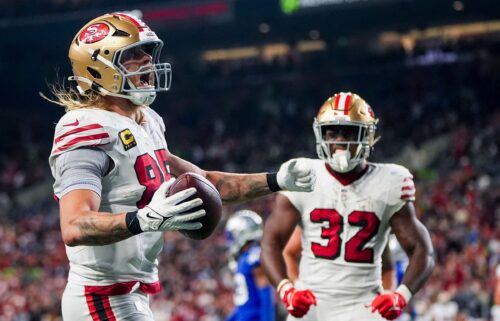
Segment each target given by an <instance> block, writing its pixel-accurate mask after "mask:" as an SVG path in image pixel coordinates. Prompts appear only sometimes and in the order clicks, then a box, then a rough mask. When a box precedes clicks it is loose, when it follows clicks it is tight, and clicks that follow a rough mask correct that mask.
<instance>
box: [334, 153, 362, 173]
mask: <svg viewBox="0 0 500 321" xmlns="http://www.w3.org/2000/svg"><path fill="white" fill-rule="evenodd" d="M360 161H361V159H359V158H358V159H351V152H349V151H348V150H337V151H335V153H334V154H332V156H331V157H330V159H329V160H328V163H329V164H330V166H331V167H332V169H333V170H334V171H336V172H339V173H347V172H349V171H351V170H353V169H354V167H356V165H358V164H359V162H360Z"/></svg>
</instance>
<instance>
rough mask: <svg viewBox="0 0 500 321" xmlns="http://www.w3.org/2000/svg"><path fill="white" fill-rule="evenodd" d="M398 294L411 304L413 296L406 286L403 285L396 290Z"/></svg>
mask: <svg viewBox="0 0 500 321" xmlns="http://www.w3.org/2000/svg"><path fill="white" fill-rule="evenodd" d="M396 292H398V293H399V294H401V296H402V297H403V298H404V299H405V300H406V303H408V302H410V299H411V297H412V294H411V291H410V289H408V287H407V286H406V285H404V284H401V285H400V286H398V288H397V289H396Z"/></svg>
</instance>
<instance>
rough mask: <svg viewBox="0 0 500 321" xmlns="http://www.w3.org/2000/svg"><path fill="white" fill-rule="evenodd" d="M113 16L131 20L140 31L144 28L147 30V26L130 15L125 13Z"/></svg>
mask: <svg viewBox="0 0 500 321" xmlns="http://www.w3.org/2000/svg"><path fill="white" fill-rule="evenodd" d="M113 15H115V16H120V17H123V18H125V19H127V20H130V21H131V22H132V23H133V24H134V25H136V26H137V28H138V29H139V30H140V29H144V28H147V26H146V25H145V24H144V23H142V24H141V23H140V22H139V21H138V20H137V19H135V18H134V17H132V16H130V15H128V14H125V13H119V12H117V13H114V14H113Z"/></svg>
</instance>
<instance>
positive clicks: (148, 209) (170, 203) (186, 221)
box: [137, 179, 206, 232]
mask: <svg viewBox="0 0 500 321" xmlns="http://www.w3.org/2000/svg"><path fill="white" fill-rule="evenodd" d="M174 181H175V179H170V180H169V181H167V182H164V183H163V184H161V186H160V188H158V190H156V192H155V193H154V194H153V198H152V199H151V202H150V203H149V204H148V205H146V206H145V207H144V208H141V209H140V210H138V211H137V219H138V220H139V225H140V226H141V229H142V231H143V232H154V231H167V230H197V229H200V228H201V227H202V224H201V223H200V222H191V221H192V220H195V219H197V218H200V217H202V216H205V214H206V213H205V210H204V209H200V210H197V211H194V212H190V210H192V209H193V208H195V207H198V206H200V205H202V204H203V201H202V200H201V199H200V198H195V199H194V200H190V201H185V200H186V199H187V198H189V197H190V196H192V195H194V194H196V188H194V187H191V188H188V189H185V190H183V191H180V192H177V193H175V194H173V195H170V196H167V191H168V189H169V188H170V186H172V184H173V183H174ZM181 213H182V214H181Z"/></svg>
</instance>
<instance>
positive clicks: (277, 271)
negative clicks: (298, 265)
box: [261, 234, 287, 287]
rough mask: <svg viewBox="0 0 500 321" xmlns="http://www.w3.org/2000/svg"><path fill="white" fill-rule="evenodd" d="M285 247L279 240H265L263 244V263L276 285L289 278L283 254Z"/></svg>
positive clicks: (270, 281) (268, 276)
mask: <svg viewBox="0 0 500 321" xmlns="http://www.w3.org/2000/svg"><path fill="white" fill-rule="evenodd" d="M265 237H266V236H265V234H264V238H265ZM283 248H284V246H279V244H278V242H277V241H270V242H268V241H266V240H263V242H262V244H261V264H262V267H263V268H264V271H265V273H266V275H267V278H268V279H269V283H271V284H272V285H273V286H274V287H276V286H278V284H279V282H280V281H281V280H283V279H286V278H287V274H286V265H285V261H284V259H283V255H281V253H283Z"/></svg>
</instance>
